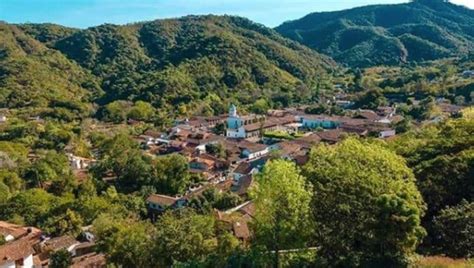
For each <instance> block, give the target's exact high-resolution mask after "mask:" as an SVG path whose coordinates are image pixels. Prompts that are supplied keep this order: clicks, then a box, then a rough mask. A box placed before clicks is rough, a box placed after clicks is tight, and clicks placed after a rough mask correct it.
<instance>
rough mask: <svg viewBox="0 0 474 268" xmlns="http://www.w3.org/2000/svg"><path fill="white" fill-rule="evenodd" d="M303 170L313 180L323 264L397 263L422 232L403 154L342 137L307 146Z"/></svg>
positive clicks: (418, 205) (418, 201)
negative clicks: (307, 153) (309, 148)
mask: <svg viewBox="0 0 474 268" xmlns="http://www.w3.org/2000/svg"><path fill="white" fill-rule="evenodd" d="M303 170H304V173H303V174H305V175H306V176H307V178H308V179H309V180H310V181H311V182H312V183H313V187H314V195H313V201H312V212H313V216H314V218H315V222H316V224H315V230H316V231H315V239H316V243H317V244H318V245H319V246H320V247H321V249H320V251H319V252H318V257H319V258H318V259H319V260H321V261H322V262H323V263H325V264H326V265H329V264H330V265H336V266H337V265H341V266H370V265H375V266H393V265H401V264H404V263H405V262H406V261H407V257H408V256H409V255H410V254H411V253H413V251H414V250H415V248H416V246H417V244H418V243H419V242H420V240H421V238H422V237H423V235H424V233H425V232H424V229H423V228H422V227H421V226H420V218H421V216H422V215H423V211H424V204H423V200H422V198H421V195H420V193H419V192H418V190H417V188H416V185H415V183H414V176H413V173H412V171H411V170H410V169H409V168H408V167H407V166H406V164H405V161H404V160H403V158H401V157H399V156H397V155H395V154H394V153H392V152H391V151H389V150H387V149H385V148H383V147H381V146H379V145H376V144H370V143H362V142H361V141H359V140H357V139H354V138H348V139H345V140H344V141H343V142H341V143H339V144H337V145H335V146H329V145H320V146H318V147H317V148H315V149H313V150H312V151H311V154H310V160H309V162H308V163H307V164H306V165H305V167H304V169H303Z"/></svg>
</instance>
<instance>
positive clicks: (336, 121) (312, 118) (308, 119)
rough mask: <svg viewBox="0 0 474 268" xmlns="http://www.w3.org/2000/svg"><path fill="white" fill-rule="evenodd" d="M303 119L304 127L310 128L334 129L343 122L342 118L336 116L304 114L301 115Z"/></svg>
mask: <svg viewBox="0 0 474 268" xmlns="http://www.w3.org/2000/svg"><path fill="white" fill-rule="evenodd" d="M301 120H302V121H301V124H302V127H305V128H309V129H315V128H324V129H334V128H337V127H339V125H340V124H341V118H340V117H336V116H325V115H304V116H302V117H301Z"/></svg>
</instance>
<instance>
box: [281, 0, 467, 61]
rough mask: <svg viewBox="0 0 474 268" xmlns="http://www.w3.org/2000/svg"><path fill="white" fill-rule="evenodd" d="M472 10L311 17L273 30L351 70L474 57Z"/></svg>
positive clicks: (380, 8)
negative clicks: (457, 57) (353, 68)
mask: <svg viewBox="0 0 474 268" xmlns="http://www.w3.org/2000/svg"><path fill="white" fill-rule="evenodd" d="M473 25H474V10H471V9H468V8H466V7H463V6H457V5H454V4H451V3H449V2H448V1H444V0H415V1H412V2H410V3H406V4H396V5H373V6H365V7H360V8H354V9H349V10H343V11H337V12H322V13H311V14H309V15H307V16H305V17H303V18H301V19H299V20H295V21H289V22H285V23H283V24H282V25H280V26H278V27H277V28H276V30H277V31H278V32H280V33H281V34H282V35H284V36H286V37H289V38H291V39H294V40H296V41H298V42H300V43H302V44H305V45H307V46H309V47H311V48H313V49H315V50H317V51H319V52H321V53H325V54H328V55H330V56H332V57H333V58H334V59H335V60H336V61H339V62H342V63H346V64H349V65H352V66H360V67H366V66H374V65H380V64H388V65H394V64H399V63H404V62H407V61H423V60H433V59H439V58H444V57H449V56H458V55H461V56H462V55H466V54H467V53H469V52H471V53H472V52H473V51H474V27H473Z"/></svg>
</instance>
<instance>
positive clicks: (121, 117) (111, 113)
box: [103, 101, 130, 123]
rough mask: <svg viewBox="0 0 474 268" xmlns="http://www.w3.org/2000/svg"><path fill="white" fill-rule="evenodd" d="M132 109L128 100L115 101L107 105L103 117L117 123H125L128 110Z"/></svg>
mask: <svg viewBox="0 0 474 268" xmlns="http://www.w3.org/2000/svg"><path fill="white" fill-rule="evenodd" d="M129 109H130V103H128V102H126V101H114V102H111V103H109V104H107V105H105V107H104V110H103V118H104V119H105V120H107V121H112V122H115V123H123V122H124V121H125V120H126V119H127V111H128V110H129Z"/></svg>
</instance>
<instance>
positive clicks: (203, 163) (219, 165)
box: [189, 154, 227, 171]
mask: <svg viewBox="0 0 474 268" xmlns="http://www.w3.org/2000/svg"><path fill="white" fill-rule="evenodd" d="M226 166H227V163H226V162H225V161H223V160H220V159H218V158H217V157H215V156H212V155H210V154H200V155H199V156H197V157H194V158H193V159H192V160H191V161H190V162H189V168H190V169H195V170H200V171H215V170H221V169H223V168H225V167H226Z"/></svg>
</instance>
